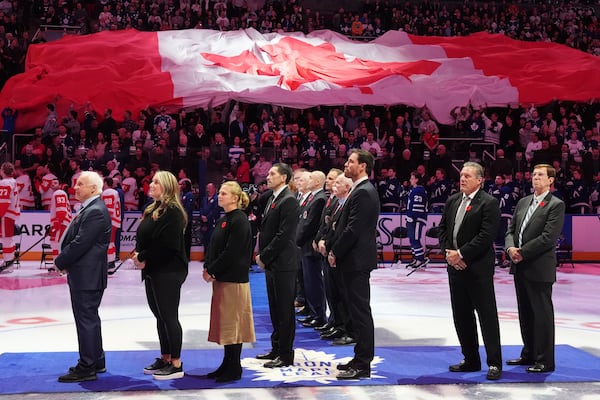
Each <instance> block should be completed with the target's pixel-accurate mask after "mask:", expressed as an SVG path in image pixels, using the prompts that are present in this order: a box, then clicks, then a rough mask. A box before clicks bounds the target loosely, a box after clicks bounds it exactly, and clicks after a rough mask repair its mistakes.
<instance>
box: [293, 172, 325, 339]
mask: <svg viewBox="0 0 600 400" xmlns="http://www.w3.org/2000/svg"><path fill="white" fill-rule="evenodd" d="M308 175H309V176H308V182H307V187H308V190H309V194H308V197H307V198H306V200H305V202H306V204H305V205H302V204H301V206H300V207H301V210H302V211H301V214H300V219H299V221H298V228H297V231H296V244H297V245H298V247H299V248H300V253H301V256H302V258H301V260H302V276H303V278H304V297H305V300H306V303H307V305H308V308H309V310H310V316H312V319H310V320H308V321H304V322H301V323H302V325H303V326H305V327H310V328H317V327H321V326H323V325H325V322H326V320H327V316H326V312H327V304H326V301H325V287H324V281H323V271H322V265H323V264H322V263H321V255H320V254H319V253H317V252H315V250H314V249H313V247H312V242H313V240H314V238H315V236H316V234H317V231H318V230H319V223H320V220H321V214H322V212H323V208H324V207H325V203H326V202H327V198H326V197H325V192H324V191H323V185H324V184H325V174H324V173H323V172H321V171H313V172H310V173H308Z"/></svg>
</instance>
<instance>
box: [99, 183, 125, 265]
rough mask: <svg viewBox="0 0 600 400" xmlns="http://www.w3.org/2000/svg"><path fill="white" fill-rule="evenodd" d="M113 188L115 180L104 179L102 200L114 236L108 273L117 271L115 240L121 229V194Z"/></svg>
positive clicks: (112, 236) (109, 248)
mask: <svg viewBox="0 0 600 400" xmlns="http://www.w3.org/2000/svg"><path fill="white" fill-rule="evenodd" d="M112 187H113V180H112V178H110V177H106V178H104V191H103V192H102V200H103V201H104V204H106V208H108V213H109V214H110V219H111V221H112V234H111V236H110V243H109V245H108V271H109V272H111V271H114V270H115V261H116V259H117V251H116V247H115V239H116V234H117V229H119V228H120V227H121V211H122V205H121V199H120V198H119V192H117V191H116V190H115V189H113V188H112Z"/></svg>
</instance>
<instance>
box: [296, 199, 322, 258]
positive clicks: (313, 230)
mask: <svg viewBox="0 0 600 400" xmlns="http://www.w3.org/2000/svg"><path fill="white" fill-rule="evenodd" d="M326 202H327V198H326V197H325V192H324V191H322V190H321V191H319V192H318V193H317V194H316V195H314V196H313V198H312V200H311V201H310V202H308V203H307V205H306V207H304V208H303V209H302V210H301V213H300V219H299V221H298V228H297V231H296V244H297V245H298V247H300V251H301V252H302V255H303V256H317V255H318V253H316V252H315V251H314V250H313V248H312V242H313V240H314V239H315V236H316V234H317V231H318V230H319V225H320V222H321V214H322V213H323V207H325V203H326Z"/></svg>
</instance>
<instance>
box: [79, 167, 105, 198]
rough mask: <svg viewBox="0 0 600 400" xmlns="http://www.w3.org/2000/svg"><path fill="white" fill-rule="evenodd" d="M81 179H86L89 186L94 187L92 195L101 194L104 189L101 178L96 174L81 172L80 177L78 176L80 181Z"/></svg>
mask: <svg viewBox="0 0 600 400" xmlns="http://www.w3.org/2000/svg"><path fill="white" fill-rule="evenodd" d="M83 177H86V178H87V179H88V183H89V184H90V185H94V186H96V190H95V191H94V195H97V194H101V193H102V188H103V187H104V181H103V180H102V177H101V176H100V175H99V174H98V173H97V172H94V171H83V172H81V175H79V178H80V179H81V178H83Z"/></svg>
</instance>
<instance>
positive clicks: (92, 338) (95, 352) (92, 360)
mask: <svg viewBox="0 0 600 400" xmlns="http://www.w3.org/2000/svg"><path fill="white" fill-rule="evenodd" d="M69 289H70V292H71V307H72V308H73V316H74V317H75V327H76V328H77V341H78V343H79V362H78V364H79V366H80V367H81V368H82V369H84V370H90V371H94V370H95V369H96V368H103V367H104V366H105V361H104V350H103V348H102V329H101V322H100V316H99V315H98V307H100V302H101V301H102V295H103V294H104V290H74V289H73V288H69Z"/></svg>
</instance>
